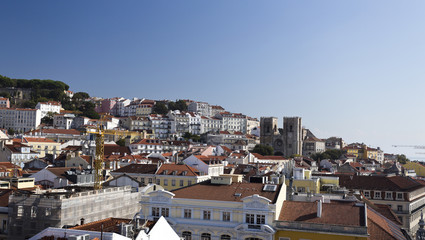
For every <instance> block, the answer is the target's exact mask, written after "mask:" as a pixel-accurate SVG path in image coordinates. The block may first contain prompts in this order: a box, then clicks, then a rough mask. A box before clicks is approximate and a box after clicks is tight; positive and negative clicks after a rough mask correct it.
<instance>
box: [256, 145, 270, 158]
mask: <svg viewBox="0 0 425 240" xmlns="http://www.w3.org/2000/svg"><path fill="white" fill-rule="evenodd" d="M252 152H253V153H258V154H261V155H263V156H270V155H273V153H274V149H273V147H272V146H268V145H263V144H257V145H255V147H254V150H253V151H252Z"/></svg>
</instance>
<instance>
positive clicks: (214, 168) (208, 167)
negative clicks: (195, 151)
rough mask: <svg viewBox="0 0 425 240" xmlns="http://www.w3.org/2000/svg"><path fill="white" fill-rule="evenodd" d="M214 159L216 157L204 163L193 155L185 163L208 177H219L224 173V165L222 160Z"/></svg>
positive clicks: (209, 158) (209, 157)
mask: <svg viewBox="0 0 425 240" xmlns="http://www.w3.org/2000/svg"><path fill="white" fill-rule="evenodd" d="M214 158H215V156H208V160H205V161H203V160H201V159H200V158H198V157H196V156H195V155H192V156H190V157H188V158H186V159H185V160H183V162H184V163H185V164H186V165H188V166H190V167H193V168H196V169H197V170H198V171H199V172H202V173H204V174H207V175H208V176H219V175H221V174H223V173H224V163H223V162H222V160H219V159H217V160H214Z"/></svg>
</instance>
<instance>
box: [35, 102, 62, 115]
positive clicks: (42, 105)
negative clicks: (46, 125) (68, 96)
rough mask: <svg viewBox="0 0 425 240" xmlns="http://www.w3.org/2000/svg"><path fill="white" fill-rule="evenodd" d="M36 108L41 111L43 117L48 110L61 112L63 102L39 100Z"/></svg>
mask: <svg viewBox="0 0 425 240" xmlns="http://www.w3.org/2000/svg"><path fill="white" fill-rule="evenodd" d="M35 108H36V109H39V110H40V111H41V118H44V117H45V116H46V115H47V113H48V112H52V113H60V112H61V108H62V104H61V103H60V102H54V101H48V102H39V103H37V105H36V106H35Z"/></svg>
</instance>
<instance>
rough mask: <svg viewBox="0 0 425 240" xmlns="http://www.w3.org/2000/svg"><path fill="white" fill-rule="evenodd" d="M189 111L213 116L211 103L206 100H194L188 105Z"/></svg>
mask: <svg viewBox="0 0 425 240" xmlns="http://www.w3.org/2000/svg"><path fill="white" fill-rule="evenodd" d="M187 110H188V111H189V112H194V113H198V114H200V115H201V116H207V117H210V116H212V108H211V105H209V104H208V103H205V102H192V103H190V104H189V105H188V106H187Z"/></svg>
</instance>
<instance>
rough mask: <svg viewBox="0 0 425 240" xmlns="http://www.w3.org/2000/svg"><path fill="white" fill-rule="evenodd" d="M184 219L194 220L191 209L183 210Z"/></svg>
mask: <svg viewBox="0 0 425 240" xmlns="http://www.w3.org/2000/svg"><path fill="white" fill-rule="evenodd" d="M183 217H184V218H192V210H191V209H184V210H183Z"/></svg>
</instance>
